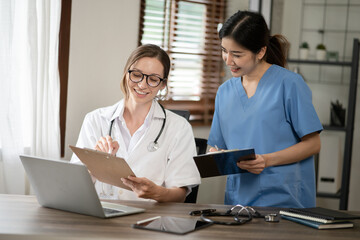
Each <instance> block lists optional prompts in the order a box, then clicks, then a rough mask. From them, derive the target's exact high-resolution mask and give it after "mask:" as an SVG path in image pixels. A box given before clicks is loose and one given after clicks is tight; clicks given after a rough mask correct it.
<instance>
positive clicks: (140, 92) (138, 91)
mask: <svg viewBox="0 0 360 240" xmlns="http://www.w3.org/2000/svg"><path fill="white" fill-rule="evenodd" d="M134 91H135V92H136V93H137V94H139V95H147V94H149V93H147V92H143V91H141V90H137V89H135V88H134Z"/></svg>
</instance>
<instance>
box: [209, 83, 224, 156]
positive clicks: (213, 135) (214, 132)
mask: <svg viewBox="0 0 360 240" xmlns="http://www.w3.org/2000/svg"><path fill="white" fill-rule="evenodd" d="M219 90H220V88H219ZM219 92H220V91H218V93H217V94H216V98H215V112H214V116H213V120H212V123H211V129H210V134H209V139H208V145H210V146H212V147H214V146H215V145H216V146H217V147H219V148H221V149H227V147H226V143H225V141H224V137H223V135H222V131H221V124H220V113H219V111H220V107H219V105H220V103H219V102H220V94H219Z"/></svg>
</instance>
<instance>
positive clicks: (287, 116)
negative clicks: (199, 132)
mask: <svg viewBox="0 0 360 240" xmlns="http://www.w3.org/2000/svg"><path fill="white" fill-rule="evenodd" d="M219 36H220V39H221V48H222V55H223V60H224V61H225V63H226V65H227V66H228V67H229V69H230V70H231V74H232V76H233V78H231V79H229V80H228V81H226V82H225V83H224V84H222V85H221V86H220V88H219V90H218V92H217V96H216V101H215V113H214V118H213V122H212V126H211V131H210V135H209V139H208V144H209V145H210V146H214V147H215V146H217V147H219V148H222V149H244V148H254V149H255V151H256V153H257V155H256V159H255V160H250V161H241V162H239V163H238V164H237V165H238V167H239V168H241V169H245V170H247V171H248V172H247V173H242V174H237V175H230V176H228V178H227V185H226V193H225V204H230V205H235V204H242V205H249V206H273V207H314V206H315V198H316V195H315V171H314V160H313V155H314V154H316V153H318V152H319V151H320V145H321V144H320V136H319V133H320V132H321V131H322V129H323V128H322V125H321V123H320V121H319V118H318V116H317V114H316V112H315V109H314V107H313V104H312V100H311V98H312V97H311V91H310V89H309V87H308V86H307V85H306V83H305V82H304V80H303V79H302V77H301V76H300V75H298V74H296V73H293V72H291V71H289V70H287V69H285V68H284V67H285V64H286V51H287V48H288V42H287V41H286V39H285V38H284V37H283V36H281V35H275V36H270V35H269V30H268V28H267V25H266V22H265V20H264V18H263V17H262V15H260V14H258V13H253V12H249V11H239V12H237V13H236V14H234V15H233V16H232V17H230V18H229V19H228V20H227V21H226V22H225V24H224V25H223V27H222V28H221V30H220V32H219ZM210 151H215V149H214V148H211V149H210Z"/></svg>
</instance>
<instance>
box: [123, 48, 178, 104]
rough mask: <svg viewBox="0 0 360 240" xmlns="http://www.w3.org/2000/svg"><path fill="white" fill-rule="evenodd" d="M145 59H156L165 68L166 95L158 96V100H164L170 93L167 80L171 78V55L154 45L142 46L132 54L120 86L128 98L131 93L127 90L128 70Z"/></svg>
mask: <svg viewBox="0 0 360 240" xmlns="http://www.w3.org/2000/svg"><path fill="white" fill-rule="evenodd" d="M144 57H150V58H156V59H158V60H159V61H160V62H161V64H162V65H163V67H164V73H163V74H164V76H163V78H164V81H163V84H165V95H164V96H158V98H164V97H165V96H166V94H167V92H168V86H167V78H168V76H169V72H170V67H171V65H170V58H169V55H168V54H167V53H166V52H165V51H164V50H163V49H161V48H160V47H159V46H156V45H154V44H145V45H141V46H139V47H138V48H136V49H135V50H134V51H133V52H132V53H131V54H130V56H129V58H128V60H127V62H126V65H125V67H124V74H123V77H122V80H121V84H120V87H121V91H122V92H123V93H124V95H125V98H128V95H129V93H128V90H127V81H126V74H127V73H128V70H129V69H130V67H131V66H132V65H133V64H134V63H136V62H137V61H138V60H140V59H141V58H144Z"/></svg>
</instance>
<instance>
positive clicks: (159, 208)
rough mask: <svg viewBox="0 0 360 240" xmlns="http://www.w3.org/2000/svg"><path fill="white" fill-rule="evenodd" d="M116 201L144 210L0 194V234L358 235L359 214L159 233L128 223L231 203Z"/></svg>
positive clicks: (18, 236) (66, 236) (164, 236)
mask: <svg viewBox="0 0 360 240" xmlns="http://www.w3.org/2000/svg"><path fill="white" fill-rule="evenodd" d="M120 203H122V204H126V205H130V206H135V207H142V208H145V209H146V212H145V213H140V214H135V215H130V216H124V217H117V218H111V219H100V218H96V217H91V216H85V215H81V214H75V213H69V212H64V211H59V210H54V209H48V208H43V207H41V206H40V205H39V204H38V202H37V200H36V198H35V197H34V196H22V195H0V239H1V240H2V239H27V240H29V239H55V240H56V239H91V238H94V239H166V240H168V239H182V240H186V239H197V240H199V239H207V240H208V239H223V240H226V239H277V240H278V239H287V240H288V239H291V240H295V239H326V240H328V239H360V220H356V221H354V223H355V227H354V228H350V229H336V230H317V229H313V228H310V227H306V226H303V225H300V224H296V223H293V222H289V221H286V220H283V219H282V220H281V221H280V223H267V222H265V221H264V219H253V220H252V221H251V222H250V223H246V224H244V225H241V226H222V225H212V226H210V227H207V228H204V229H201V230H199V231H195V232H192V233H188V234H186V235H174V234H168V233H160V232H154V231H147V230H140V229H134V228H132V227H131V224H133V223H135V222H137V221H139V220H142V219H146V218H150V217H154V216H158V215H160V216H177V217H184V218H197V217H192V216H189V215H188V213H189V212H190V211H192V210H197V209H202V208H210V207H211V208H216V209H217V210H222V211H225V210H227V209H229V206H224V205H203V204H189V203H144V202H130V201H121V202H120ZM357 214H359V212H357Z"/></svg>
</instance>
